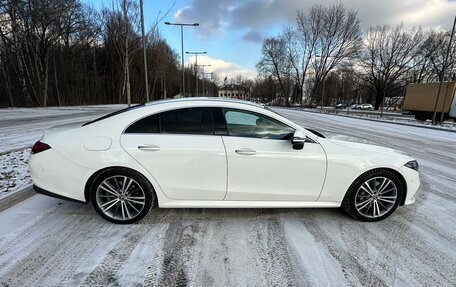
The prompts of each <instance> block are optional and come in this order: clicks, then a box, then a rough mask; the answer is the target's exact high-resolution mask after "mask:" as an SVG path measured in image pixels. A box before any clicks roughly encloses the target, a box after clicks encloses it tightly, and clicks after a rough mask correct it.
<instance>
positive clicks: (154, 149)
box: [138, 144, 160, 151]
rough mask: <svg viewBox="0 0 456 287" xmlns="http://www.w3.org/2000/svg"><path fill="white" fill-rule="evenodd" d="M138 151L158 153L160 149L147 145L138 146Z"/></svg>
mask: <svg viewBox="0 0 456 287" xmlns="http://www.w3.org/2000/svg"><path fill="white" fill-rule="evenodd" d="M138 149H139V150H143V151H158V150H160V147H159V146H156V145H153V144H148V145H140V146H138Z"/></svg>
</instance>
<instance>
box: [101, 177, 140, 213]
mask: <svg viewBox="0 0 456 287" xmlns="http://www.w3.org/2000/svg"><path fill="white" fill-rule="evenodd" d="M95 196H96V201H97V205H98V207H99V208H100V210H101V212H103V214H105V215H106V216H107V217H109V218H112V219H116V220H122V221H124V220H130V219H133V218H135V217H137V216H138V215H139V214H140V213H141V211H142V210H143V209H144V207H145V205H146V196H145V193H144V190H143V188H142V187H141V185H140V184H139V183H138V182H137V181H135V180H134V179H133V178H131V177H128V176H124V175H116V176H111V177H108V178H106V179H105V180H103V181H102V182H101V183H100V185H99V186H98V188H97V190H96V194H95Z"/></svg>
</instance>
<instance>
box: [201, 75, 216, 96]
mask: <svg viewBox="0 0 456 287" xmlns="http://www.w3.org/2000/svg"><path fill="white" fill-rule="evenodd" d="M206 75H209V76H210V83H211V88H210V89H208V92H209V91H210V95H211V97H212V96H214V93H213V92H212V89H213V86H212V77H213V76H214V73H213V72H212V73H204V74H203V80H204V79H205V78H206ZM203 83H204V82H203Z"/></svg>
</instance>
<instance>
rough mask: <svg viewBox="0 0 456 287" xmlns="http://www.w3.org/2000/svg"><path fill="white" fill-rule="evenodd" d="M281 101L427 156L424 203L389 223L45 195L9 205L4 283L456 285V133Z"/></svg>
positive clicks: (343, 134) (309, 120)
mask: <svg viewBox="0 0 456 287" xmlns="http://www.w3.org/2000/svg"><path fill="white" fill-rule="evenodd" d="M276 111H278V112H279V113H281V114H283V115H285V116H286V117H288V118H290V119H291V120H294V121H296V122H298V123H300V124H302V125H303V126H305V127H310V128H313V129H315V130H318V131H320V132H322V133H323V134H325V135H326V136H328V137H330V138H338V139H346V140H352V141H362V142H370V143H376V144H379V145H383V146H388V147H392V148H396V149H399V150H402V151H404V152H406V153H408V154H410V155H411V156H413V157H415V158H417V160H418V161H419V163H420V173H421V179H422V185H421V188H420V190H419V192H418V194H417V201H416V203H415V204H413V205H410V206H405V207H400V208H398V209H397V211H396V212H395V213H394V214H393V215H392V216H391V217H390V218H388V219H386V220H383V221H381V222H377V223H364V222H358V221H355V220H353V219H351V218H350V217H348V216H346V215H345V214H344V213H343V212H341V211H340V210H337V209H272V210H262V211H258V210H254V209H155V210H153V211H152V212H151V213H150V214H149V215H148V216H147V217H146V218H145V219H144V220H142V221H141V222H140V223H138V224H132V225H114V224H111V223H109V222H106V221H104V220H103V219H101V218H100V217H99V216H98V215H97V214H96V213H95V211H94V210H93V208H92V207H91V206H90V205H84V204H77V203H72V202H67V201H62V200H58V199H54V198H49V197H45V196H42V195H35V196H32V197H30V198H29V199H27V200H25V201H23V202H21V203H19V204H17V205H16V206H14V207H12V208H10V209H7V210H5V211H4V212H2V213H0V286H30V285H36V286H62V285H68V286H74V285H84V286H86V285H87V286H89V285H103V286H104V285H120V286H125V285H129V286H135V285H137V286H142V285H146V286H155V285H159V286H175V285H192V286H208V285H210V286H211V285H215V286H296V285H299V286H342V285H350V286H392V285H396V286H455V285H456V273H455V271H454V270H456V224H455V222H454V215H455V214H456V171H455V162H456V133H450V132H445V131H438V130H431V129H423V128H417V127H409V126H400V125H395V124H388V123H379V122H372V121H366V120H361V119H356V118H346V117H339V116H333V115H326V114H316V113H306V112H302V111H297V110H287V109H276Z"/></svg>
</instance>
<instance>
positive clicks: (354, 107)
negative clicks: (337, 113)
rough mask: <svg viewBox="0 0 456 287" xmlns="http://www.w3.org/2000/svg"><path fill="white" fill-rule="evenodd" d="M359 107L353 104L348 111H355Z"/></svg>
mask: <svg viewBox="0 0 456 287" xmlns="http://www.w3.org/2000/svg"><path fill="white" fill-rule="evenodd" d="M360 107H361V105H360V104H353V105H351V106H350V109H352V110H357V109H359V108H360Z"/></svg>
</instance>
